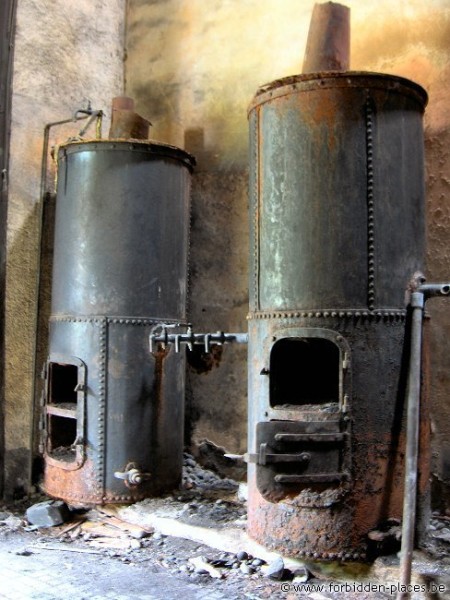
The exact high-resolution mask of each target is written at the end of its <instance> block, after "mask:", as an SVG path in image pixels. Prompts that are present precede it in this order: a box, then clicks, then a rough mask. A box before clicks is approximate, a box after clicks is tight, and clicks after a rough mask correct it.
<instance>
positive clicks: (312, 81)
mask: <svg viewBox="0 0 450 600" xmlns="http://www.w3.org/2000/svg"><path fill="white" fill-rule="evenodd" d="M330 88H334V89H339V88H341V89H342V88H347V89H350V88H359V89H368V90H382V91H388V92H394V93H398V94H402V95H406V96H409V97H411V98H412V99H415V100H416V101H417V103H418V104H419V108H420V109H421V110H422V111H423V109H424V108H425V106H426V104H427V102H428V94H427V92H426V91H425V90H424V88H423V87H422V86H420V85H419V84H418V83H415V82H414V81H411V80H410V79H406V78H405V77H399V76H398V75H387V74H385V73H371V72H369V71H326V72H323V73H305V74H301V75H291V76H289V77H283V78H281V79H276V80H274V81H271V82H270V83H266V84H264V85H262V86H260V87H259V88H258V90H257V91H256V94H255V97H254V98H253V100H252V102H251V103H250V106H249V108H248V112H249V113H250V112H251V111H252V110H253V109H254V108H255V107H256V106H258V105H260V104H264V103H265V102H270V100H272V99H274V98H279V97H281V96H286V95H288V94H292V93H299V92H308V91H314V90H320V89H330Z"/></svg>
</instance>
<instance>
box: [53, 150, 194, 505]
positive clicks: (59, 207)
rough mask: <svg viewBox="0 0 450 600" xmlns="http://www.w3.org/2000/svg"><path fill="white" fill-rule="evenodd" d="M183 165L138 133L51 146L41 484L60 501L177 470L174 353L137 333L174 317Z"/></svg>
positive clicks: (179, 156) (107, 498)
mask: <svg viewBox="0 0 450 600" xmlns="http://www.w3.org/2000/svg"><path fill="white" fill-rule="evenodd" d="M193 166H194V159H193V157H192V156H190V155H189V154H188V153H186V152H184V151H183V150H181V149H179V148H176V147H173V146H169V145H167V144H161V143H156V142H150V141H142V140H133V139H130V140H124V139H119V140H114V139H113V140H95V141H92V142H74V143H67V144H65V145H63V146H61V147H60V149H59V153H58V184H57V204H56V225H55V245H54V268H53V286H52V309H51V318H50V342H49V346H50V354H49V358H48V363H47V369H46V379H47V381H46V398H45V406H44V413H45V414H44V419H45V423H44V446H45V449H44V458H45V476H44V488H45V491H46V492H47V493H48V494H49V495H51V496H55V497H57V498H62V499H64V500H66V501H67V502H69V503H70V504H72V505H84V504H89V503H108V502H130V501H135V500H138V499H141V498H144V497H146V496H151V495H155V494H159V493H161V492H163V491H166V490H169V489H173V488H174V487H176V486H177V485H178V484H179V482H180V480H181V468H182V448H183V406H184V360H183V357H182V356H181V355H179V354H178V355H176V354H175V353H174V352H170V351H169V350H161V349H155V351H154V352H153V353H152V355H151V356H150V357H149V354H148V337H149V333H150V332H151V331H152V329H153V328H155V327H156V326H158V324H160V323H165V324H169V325H170V324H184V323H186V293H187V267H188V237H189V214H190V199H189V187H190V173H191V171H192V168H193Z"/></svg>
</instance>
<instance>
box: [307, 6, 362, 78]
mask: <svg viewBox="0 0 450 600" xmlns="http://www.w3.org/2000/svg"><path fill="white" fill-rule="evenodd" d="M349 67H350V9H349V8H348V7H347V6H344V5H343V4H337V3H336V2H325V3H323V4H315V5H314V9H313V13H312V16H311V23H310V26H309V31H308V39H307V42H306V50H305V58H304V60H303V73H317V72H318V71H346V70H347V69H349Z"/></svg>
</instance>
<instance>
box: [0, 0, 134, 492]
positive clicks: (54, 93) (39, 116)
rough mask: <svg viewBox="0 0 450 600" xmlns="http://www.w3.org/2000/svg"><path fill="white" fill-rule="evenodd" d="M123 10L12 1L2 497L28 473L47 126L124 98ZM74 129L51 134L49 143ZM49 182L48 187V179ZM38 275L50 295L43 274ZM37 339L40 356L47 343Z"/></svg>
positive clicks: (111, 3)
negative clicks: (14, 3) (14, 22)
mask: <svg viewBox="0 0 450 600" xmlns="http://www.w3.org/2000/svg"><path fill="white" fill-rule="evenodd" d="M125 5H126V0H77V1H74V0H70V1H67V0H18V6H17V25H16V38H15V48H14V73H13V98H12V130H11V150H10V152H11V155H10V170H9V209H8V233H7V236H8V239H7V283H6V286H7V288H6V310H7V316H6V373H5V377H6V389H5V395H6V400H5V487H6V493H7V494H11V493H13V492H14V490H15V489H17V490H20V488H21V485H22V483H23V482H24V481H26V480H27V479H28V475H29V469H30V459H31V454H30V448H31V437H32V431H33V393H34V392H33V388H34V369H35V366H34V354H35V337H36V336H35V331H36V326H37V318H36V314H37V288H38V282H39V277H38V269H39V240H40V223H39V221H40V214H41V211H42V198H40V170H41V156H42V144H43V133H44V126H45V124H46V123H48V122H52V121H57V120H60V119H66V118H70V116H71V115H72V114H73V112H74V110H75V109H77V108H79V107H81V106H83V107H85V106H86V102H87V100H88V99H90V100H91V101H92V106H93V107H94V108H103V109H106V112H107V113H108V108H109V105H110V102H111V98H112V97H113V96H116V95H120V94H122V93H123V48H124V25H125ZM106 119H107V121H109V115H108V114H107V116H106ZM106 127H107V125H106V124H105V125H104V128H105V133H107V129H106ZM80 128H81V125H80V124H76V125H75V124H73V125H70V126H69V127H67V128H66V129H61V128H59V129H54V130H53V131H52V134H51V138H50V143H51V145H53V144H55V143H60V142H63V141H65V140H67V138H68V136H69V135H76V134H77V132H78V131H79V130H80ZM90 135H92V136H93V133H91V132H90ZM48 178H49V182H50V184H51V182H52V174H51V173H50V174H49V177H48ZM42 279H43V282H44V285H43V287H44V291H45V292H46V294H47V297H48V272H46V271H45V272H44V273H43V274H42ZM44 305H46V306H48V302H46V301H45V294H44ZM44 321H45V318H44ZM38 341H39V345H38V347H39V348H40V351H41V357H42V355H44V356H45V339H44V338H43V337H41V339H39V340H38ZM40 360H41V359H39V361H40ZM40 367H41V365H40V364H38V365H37V370H38V371H39V370H40Z"/></svg>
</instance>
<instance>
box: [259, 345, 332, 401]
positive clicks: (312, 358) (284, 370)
mask: <svg viewBox="0 0 450 600" xmlns="http://www.w3.org/2000/svg"><path fill="white" fill-rule="evenodd" d="M339 374H340V354H339V348H338V346H337V345H336V344H334V343H333V342H332V341H330V340H328V339H325V338H283V339H281V340H278V341H277V342H275V344H274V345H273V347H272V351H271V354H270V405H271V406H272V407H278V408H280V407H282V406H303V405H324V404H333V403H335V404H337V403H338V402H339Z"/></svg>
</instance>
